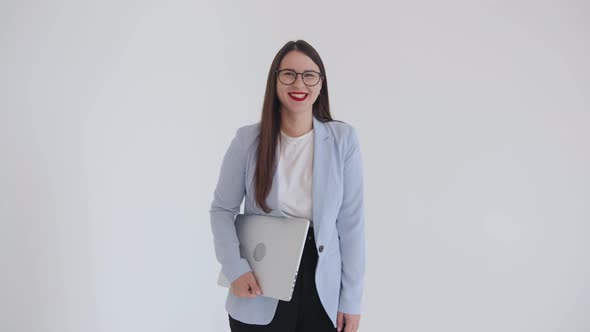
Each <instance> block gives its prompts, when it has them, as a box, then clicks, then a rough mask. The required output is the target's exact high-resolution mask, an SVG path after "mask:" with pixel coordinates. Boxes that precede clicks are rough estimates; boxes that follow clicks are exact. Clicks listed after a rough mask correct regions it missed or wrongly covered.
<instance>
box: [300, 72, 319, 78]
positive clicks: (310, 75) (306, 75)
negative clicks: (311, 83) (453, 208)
mask: <svg viewBox="0 0 590 332" xmlns="http://www.w3.org/2000/svg"><path fill="white" fill-rule="evenodd" d="M303 77H304V78H317V77H318V74H317V73H315V72H313V71H306V72H305V73H303Z"/></svg>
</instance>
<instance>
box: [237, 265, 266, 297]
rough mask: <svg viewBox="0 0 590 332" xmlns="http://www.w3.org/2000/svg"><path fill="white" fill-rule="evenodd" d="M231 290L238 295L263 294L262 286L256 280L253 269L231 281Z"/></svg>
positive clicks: (253, 295)
mask: <svg viewBox="0 0 590 332" xmlns="http://www.w3.org/2000/svg"><path fill="white" fill-rule="evenodd" d="M230 289H231V292H232V294H234V295H235V296H238V297H249V298H255V297H256V296H257V295H262V291H261V290H260V287H258V283H257V282H256V278H255V277H254V274H253V273H252V271H248V272H246V273H244V274H242V275H241V276H240V277H239V278H238V279H236V280H234V282H232V283H231V287H230Z"/></svg>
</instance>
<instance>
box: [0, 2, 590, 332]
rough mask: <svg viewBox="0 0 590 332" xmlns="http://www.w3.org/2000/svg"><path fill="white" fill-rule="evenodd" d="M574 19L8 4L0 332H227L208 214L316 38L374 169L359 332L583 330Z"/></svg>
mask: <svg viewBox="0 0 590 332" xmlns="http://www.w3.org/2000/svg"><path fill="white" fill-rule="evenodd" d="M589 22H590V5H589V3H588V2H583V1H478V2H474V1H458V0H455V1H444V2H441V1H362V2H350V3H344V2H341V1H298V2H279V1H234V2H219V1H215V2H213V1H211V2H208V3H205V2H198V1H147V2H145V1H142V2H140V1H122V0H118V1H113V0H111V1H93V2H89V1H63V0H62V1H51V2H49V1H14V0H13V1H6V0H4V1H2V2H1V3H0V48H1V49H0V110H1V117H0V153H1V154H0V158H1V159H0V221H1V223H0V259H1V260H0V264H1V265H0V269H1V271H0V272H1V273H0V330H2V331H10V332H17V331H27V332H28V331H31V332H33V331H34V332H79V331H86V332H91V331H101V332H103V331H104V332H119V331H120V332H128V331H144V332H150V331H228V330H229V329H228V327H227V316H226V313H225V310H224V300H225V292H226V290H225V289H223V288H220V287H217V286H216V285H215V282H216V277H217V273H218V270H219V265H218V263H217V262H216V260H215V255H214V252H213V243H212V234H211V231H210V226H209V213H208V210H209V206H210V203H211V200H212V198H213V189H214V186H215V183H216V181H217V176H218V174H219V167H220V163H221V159H222V156H223V153H224V152H225V149H226V148H227V146H228V144H229V142H230V140H231V138H232V137H233V135H234V133H235V130H236V129H237V128H238V127H239V126H241V125H244V124H249V123H254V122H256V121H258V118H259V114H260V110H261V105H262V99H263V94H264V88H265V83H266V82H265V80H266V75H267V71H268V68H269V66H270V62H271V61H272V58H273V57H274V55H275V53H276V52H277V51H278V49H279V48H280V47H281V46H282V45H283V44H284V43H285V42H286V41H288V40H295V39H299V38H303V39H305V40H307V41H308V42H310V43H311V44H312V45H314V46H315V47H316V48H317V50H318V51H319V52H320V54H321V56H322V57H323V60H324V62H325V64H326V68H327V77H328V82H329V89H330V98H331V104H332V111H333V115H334V116H335V118H337V119H340V120H344V121H346V122H348V123H351V124H352V125H353V126H355V127H356V128H357V129H358V132H359V137H360V141H361V148H362V153H363V158H364V163H365V172H366V174H365V179H366V180H365V181H366V183H365V194H366V227H367V241H368V243H367V259H368V263H367V278H366V282H367V284H366V294H365V302H364V314H363V316H362V320H361V329H360V331H383V330H385V331H404V332H410V331H412V332H418V331H424V332H426V331H453V332H458V331H466V332H467V331H469V332H471V331H479V332H487V331H489V332H497V331H504V332H508V331H514V332H516V331H518V332H525V331H526V332H529V331H530V332H541V331H556V332H557V331H559V332H562V331H568V332H578V331H579V332H582V331H588V330H590V314H589V313H590V312H589V309H588V308H589V307H590V283H589V280H590V267H589V264H588V262H589V261H590V244H589V243H588V241H587V238H588V235H589V232H590V223H589V222H590V208H589V207H590V189H589V188H590V176H589V173H588V169H590V130H589V129H590V107H589V106H590V100H589V96H590V80H589V76H590V65H589V62H588V59H590V45H589V41H590V24H589Z"/></svg>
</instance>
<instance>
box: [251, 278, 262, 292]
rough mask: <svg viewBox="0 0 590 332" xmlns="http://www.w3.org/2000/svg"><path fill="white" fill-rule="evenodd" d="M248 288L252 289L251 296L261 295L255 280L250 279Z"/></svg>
mask: <svg viewBox="0 0 590 332" xmlns="http://www.w3.org/2000/svg"><path fill="white" fill-rule="evenodd" d="M250 288H251V289H252V294H256V295H261V294H262V291H261V290H260V287H258V283H257V282H256V279H254V278H252V280H251V281H250Z"/></svg>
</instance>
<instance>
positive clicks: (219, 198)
mask: <svg viewBox="0 0 590 332" xmlns="http://www.w3.org/2000/svg"><path fill="white" fill-rule="evenodd" d="M243 129H244V128H243V127H242V128H239V129H238V130H237V131H236V135H235V136H234V138H233V139H232V141H231V143H230V145H229V148H228V149H227V151H226V152H225V155H224V157H223V162H222V164H221V170H220V173H219V178H218V180H217V186H216V187H215V191H214V194H213V202H212V203H211V209H210V210H209V214H210V219H211V230H212V231H213V242H214V246H215V255H216V257H217V260H218V261H219V263H220V264H221V271H222V272H223V274H224V275H225V277H226V278H227V280H228V281H229V282H230V283H231V282H233V281H234V280H236V279H237V278H238V277H240V276H241V275H243V274H244V273H246V272H248V271H251V269H250V265H249V264H248V261H247V260H246V259H244V258H242V257H241V256H240V249H239V245H240V242H239V240H238V236H237V234H236V227H235V224H234V221H235V217H236V215H237V214H238V213H239V212H240V206H241V205H242V200H243V199H244V195H245V193H246V187H245V174H246V156H247V151H246V147H245V146H244V144H243V140H244V139H243V137H244V133H243Z"/></svg>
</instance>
